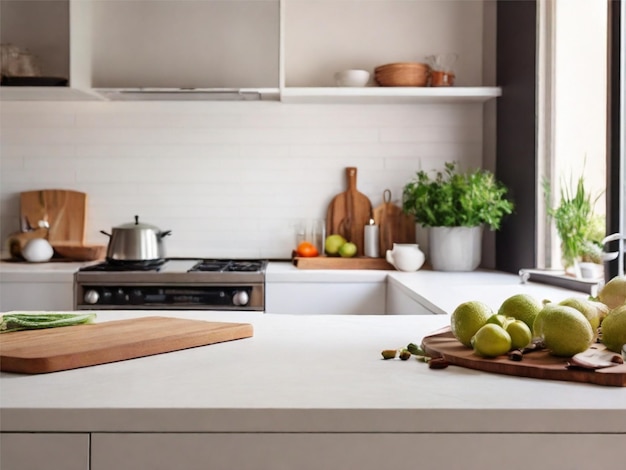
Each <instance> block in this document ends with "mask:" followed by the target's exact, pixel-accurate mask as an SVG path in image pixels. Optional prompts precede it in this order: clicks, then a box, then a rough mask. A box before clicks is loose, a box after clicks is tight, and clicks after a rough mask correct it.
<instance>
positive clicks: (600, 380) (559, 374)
mask: <svg viewBox="0 0 626 470" xmlns="http://www.w3.org/2000/svg"><path fill="white" fill-rule="evenodd" d="M422 346H423V348H424V350H425V351H426V353H427V354H428V355H429V356H432V357H444V358H445V359H446V360H447V361H448V362H449V363H450V364H454V365H457V366H461V367H467V368H469V369H477V370H483V371H486V372H495V373H497V374H505V375H517V376H519V377H531V378H536V379H547V380H565V381H569V382H585V383H593V384H598V385H611V386H615V387H626V364H620V365H616V366H613V367H607V368H604V369H597V370H589V369H574V368H572V369H568V367H567V365H568V361H569V359H568V358H563V357H555V356H552V355H550V354H549V353H548V352H547V351H536V352H531V353H528V354H525V355H524V357H523V359H522V361H520V362H515V361H511V360H510V359H509V358H508V357H506V356H500V357H496V358H493V359H486V358H481V357H478V356H476V355H475V354H474V353H473V351H472V350H471V349H469V348H467V347H465V346H463V345H462V344H461V343H460V342H458V341H457V340H456V339H455V338H454V336H453V335H452V332H450V331H449V329H448V331H442V332H440V333H437V334H433V335H430V336H426V337H425V338H424V340H423V341H422Z"/></svg>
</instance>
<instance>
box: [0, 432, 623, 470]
mask: <svg viewBox="0 0 626 470" xmlns="http://www.w3.org/2000/svg"><path fill="white" fill-rule="evenodd" d="M625 446H626V435H623V434H621V435H620V434H603V435H597V434H389V433H381V434H344V433H341V434H334V433H323V434H306V433H302V434H281V433H272V434H264V433H247V434H220V433H207V434H202V433H191V434H185V433H176V434H93V435H92V446H91V451H92V467H91V470H110V469H115V470H142V469H146V470H148V469H149V470H160V469H163V470H166V469H167V470H169V469H177V470H206V469H211V470H235V469H236V470H265V469H267V470H278V469H285V470H291V469H297V470H349V469H355V470H357V469H358V470H381V469H401V468H410V469H418V468H423V469H442V470H451V469H463V470H473V469H477V470H478V469H480V470H486V469H489V470H490V469H497V470H502V469H507V470H517V469H519V470H527V469H529V468H530V469H568V470H577V469H581V470H583V469H584V470H588V469H593V468H621V465H623V463H624V447H625ZM3 470H4V469H3Z"/></svg>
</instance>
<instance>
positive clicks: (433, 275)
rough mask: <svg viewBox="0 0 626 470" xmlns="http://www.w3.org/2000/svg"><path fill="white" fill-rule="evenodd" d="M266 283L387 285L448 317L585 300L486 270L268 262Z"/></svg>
mask: <svg viewBox="0 0 626 470" xmlns="http://www.w3.org/2000/svg"><path fill="white" fill-rule="evenodd" d="M266 282H268V283H272V282H281V283H290V282H322V283H324V282H333V283H339V282H388V283H393V284H394V285H396V286H398V287H399V288H400V289H401V290H402V291H403V292H404V293H406V294H407V295H409V296H410V297H411V298H413V299H414V300H416V301H417V302H419V303H420V304H422V305H423V306H424V307H425V308H426V309H428V310H430V311H431V312H433V313H438V314H450V313H452V312H453V311H454V309H455V308H456V307H457V306H458V304H459V303H461V302H463V301H465V300H480V301H483V302H485V303H487V304H488V305H490V306H491V307H492V308H493V309H495V310H497V309H498V308H499V306H500V304H501V303H502V302H503V301H504V300H505V299H506V298H508V297H510V296H512V295H514V294H521V293H527V294H529V295H532V296H533V297H535V298H537V299H538V300H544V299H548V300H552V301H560V300H563V299H566V298H568V297H582V298H586V297H588V295H587V294H584V293H582V292H577V291H572V290H569V289H562V288H560V287H555V286H551V285H548V284H540V283H537V282H528V283H526V284H522V283H521V281H520V277H519V276H518V275H515V274H509V273H503V272H498V271H489V270H480V269H479V270H476V271H471V272H443V271H432V270H427V269H423V270H419V271H417V272H414V273H405V272H400V271H396V270H390V271H382V270H366V269H361V270H331V269H329V270H323V269H319V270H318V269H309V270H307V269H298V268H296V267H295V266H293V265H292V264H291V263H287V262H284V263H278V262H275V263H270V264H269V265H268V268H267V272H266Z"/></svg>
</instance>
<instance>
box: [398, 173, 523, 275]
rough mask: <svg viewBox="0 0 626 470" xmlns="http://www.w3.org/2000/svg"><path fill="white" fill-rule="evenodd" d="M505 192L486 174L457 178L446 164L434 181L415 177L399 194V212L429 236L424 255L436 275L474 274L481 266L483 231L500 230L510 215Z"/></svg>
mask: <svg viewBox="0 0 626 470" xmlns="http://www.w3.org/2000/svg"><path fill="white" fill-rule="evenodd" d="M507 192H508V190H507V188H506V187H505V186H504V185H503V184H502V183H500V182H498V181H497V180H496V179H495V176H494V175H493V174H492V173H491V172H489V171H487V170H482V169H478V170H475V171H471V172H465V173H464V172H460V171H459V170H458V167H457V163H456V162H447V163H446V164H445V167H444V170H443V171H436V172H435V173H434V175H432V174H429V173H427V172H425V171H423V170H422V171H418V172H417V174H416V177H415V178H414V179H413V180H412V181H409V182H408V183H407V184H406V185H405V186H404V189H403V193H402V208H403V210H404V212H405V213H406V214H410V215H412V216H414V217H415V221H416V223H418V224H420V225H421V226H422V227H426V228H427V230H428V253H429V259H430V263H431V265H432V267H433V269H435V270H438V271H473V270H474V269H476V268H477V267H478V265H479V264H480V260H481V245H482V243H481V241H482V230H483V226H485V225H487V226H488V227H489V228H490V229H491V230H498V229H499V228H500V224H501V222H502V219H503V217H504V216H505V215H508V214H511V213H512V212H513V207H514V205H513V202H512V201H510V200H509V199H507V197H506V195H507Z"/></svg>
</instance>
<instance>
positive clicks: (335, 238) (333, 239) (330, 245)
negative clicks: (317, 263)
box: [324, 233, 347, 256]
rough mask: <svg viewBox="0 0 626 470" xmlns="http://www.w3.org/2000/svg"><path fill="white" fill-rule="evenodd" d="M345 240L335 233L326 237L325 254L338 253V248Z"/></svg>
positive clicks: (332, 254) (333, 254)
mask: <svg viewBox="0 0 626 470" xmlns="http://www.w3.org/2000/svg"><path fill="white" fill-rule="evenodd" d="M346 242H347V240H346V239H345V238H343V237H342V236H341V235H338V234H336V233H334V234H332V235H329V236H327V237H326V241H325V242H324V251H325V252H326V254H327V255H331V256H335V255H337V254H339V249H340V248H341V247H342V246H343V245H345V244H346Z"/></svg>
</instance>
